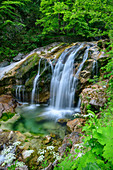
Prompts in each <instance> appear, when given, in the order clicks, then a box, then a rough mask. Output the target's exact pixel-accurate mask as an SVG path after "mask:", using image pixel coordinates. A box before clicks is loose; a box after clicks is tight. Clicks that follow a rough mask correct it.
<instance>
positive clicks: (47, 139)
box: [43, 135, 51, 144]
mask: <svg viewBox="0 0 113 170" xmlns="http://www.w3.org/2000/svg"><path fill="white" fill-rule="evenodd" d="M50 141H51V136H48V135H47V136H46V137H45V138H44V140H43V143H44V144H48V143H49V142H50Z"/></svg>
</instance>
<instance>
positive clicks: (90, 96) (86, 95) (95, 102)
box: [80, 84, 107, 114]
mask: <svg viewBox="0 0 113 170" xmlns="http://www.w3.org/2000/svg"><path fill="white" fill-rule="evenodd" d="M105 88H106V85H104V86H100V85H98V84H95V85H90V86H87V88H85V89H84V90H83V91H82V93H81V94H80V98H81V112H82V113H83V114H87V110H88V109H89V108H92V109H93V108H94V109H96V110H99V108H100V107H103V106H104V104H105V103H106V101H107V97H106V93H105Z"/></svg>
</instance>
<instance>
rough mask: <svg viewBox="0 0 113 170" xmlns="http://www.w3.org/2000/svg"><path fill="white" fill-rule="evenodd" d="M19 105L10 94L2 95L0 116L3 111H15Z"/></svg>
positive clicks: (0, 98) (0, 97)
mask: <svg viewBox="0 0 113 170" xmlns="http://www.w3.org/2000/svg"><path fill="white" fill-rule="evenodd" d="M16 106H17V101H16V100H15V99H14V98H12V96H10V95H1V96H0V117H1V116H2V113H7V112H11V113H14V112H15V108H16Z"/></svg>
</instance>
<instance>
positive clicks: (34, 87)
mask: <svg viewBox="0 0 113 170" xmlns="http://www.w3.org/2000/svg"><path fill="white" fill-rule="evenodd" d="M40 63H41V59H40V60H39V64H38V74H37V75H36V77H35V79H34V82H33V90H32V95H31V104H33V103H34V97H35V91H36V86H37V81H38V79H39V77H40Z"/></svg>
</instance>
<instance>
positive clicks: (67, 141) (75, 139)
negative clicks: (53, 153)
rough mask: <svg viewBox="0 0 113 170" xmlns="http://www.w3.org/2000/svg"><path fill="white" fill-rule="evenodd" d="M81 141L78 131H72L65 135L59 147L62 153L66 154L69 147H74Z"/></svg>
mask: <svg viewBox="0 0 113 170" xmlns="http://www.w3.org/2000/svg"><path fill="white" fill-rule="evenodd" d="M79 142H81V137H80V136H79V134H78V133H77V132H72V133H71V134H69V135H67V136H65V138H64V140H63V144H62V146H61V147H59V148H58V151H59V153H60V155H61V156H62V155H64V153H66V152H67V148H70V149H72V148H73V146H74V145H75V144H76V143H79Z"/></svg>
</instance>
